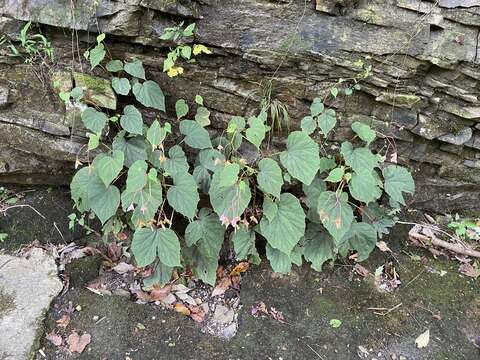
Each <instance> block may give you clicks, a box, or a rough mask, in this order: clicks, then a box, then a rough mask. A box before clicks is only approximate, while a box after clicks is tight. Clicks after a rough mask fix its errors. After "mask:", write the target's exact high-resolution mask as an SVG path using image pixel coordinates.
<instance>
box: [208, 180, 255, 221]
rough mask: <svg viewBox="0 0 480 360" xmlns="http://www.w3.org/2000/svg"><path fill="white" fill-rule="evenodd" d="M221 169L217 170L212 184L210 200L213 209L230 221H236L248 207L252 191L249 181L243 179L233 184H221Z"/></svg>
mask: <svg viewBox="0 0 480 360" xmlns="http://www.w3.org/2000/svg"><path fill="white" fill-rule="evenodd" d="M220 173H221V172H220V171H217V172H215V174H214V175H213V177H212V182H211V184H210V190H209V195H210V202H211V204H212V206H213V209H214V210H215V212H216V213H217V214H218V216H220V217H222V219H228V221H230V222H231V221H234V222H235V220H236V219H237V218H239V217H240V216H241V215H242V214H243V212H244V211H245V209H246V208H247V206H248V204H249V202H250V198H251V193H250V188H249V186H248V183H247V182H245V181H244V180H241V181H239V182H237V183H235V184H233V185H232V186H221V185H220V184H221V175H220Z"/></svg>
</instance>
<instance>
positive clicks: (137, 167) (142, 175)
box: [126, 160, 147, 192]
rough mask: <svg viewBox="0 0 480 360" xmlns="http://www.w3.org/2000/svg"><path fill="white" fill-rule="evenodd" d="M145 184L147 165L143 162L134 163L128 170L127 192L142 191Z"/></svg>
mask: <svg viewBox="0 0 480 360" xmlns="http://www.w3.org/2000/svg"><path fill="white" fill-rule="evenodd" d="M146 184H147V163H146V162H145V160H137V161H135V162H134V163H133V164H132V166H130V169H128V175H127V188H126V191H128V192H135V191H139V190H141V189H143V188H144V187H145V185H146Z"/></svg>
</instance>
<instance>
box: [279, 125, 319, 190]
mask: <svg viewBox="0 0 480 360" xmlns="http://www.w3.org/2000/svg"><path fill="white" fill-rule="evenodd" d="M280 161H281V162H282V165H283V166H285V168H286V169H287V170H288V172H289V174H290V175H292V176H293V177H294V178H296V179H298V180H300V181H301V182H302V183H304V184H306V185H309V184H310V183H311V182H312V180H313V178H314V177H315V174H316V173H317V171H318V168H319V163H320V156H319V149H318V145H317V143H315V141H313V140H312V139H311V138H310V136H308V134H307V133H305V132H303V131H294V132H292V133H290V135H288V139H287V150H286V151H284V152H282V153H281V154H280Z"/></svg>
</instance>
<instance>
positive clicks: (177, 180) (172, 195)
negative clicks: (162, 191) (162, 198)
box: [167, 172, 200, 219]
mask: <svg viewBox="0 0 480 360" xmlns="http://www.w3.org/2000/svg"><path fill="white" fill-rule="evenodd" d="M173 184H174V186H172V187H170V189H168V192H167V200H168V203H169V204H170V206H171V207H172V208H173V209H174V210H175V211H177V212H179V213H180V214H182V215H184V216H186V217H187V218H189V219H192V218H193V217H194V216H195V212H196V211H197V205H198V202H199V201H200V197H199V195H198V191H197V183H196V182H195V179H194V178H193V176H192V175H190V174H189V173H188V172H185V173H184V174H177V175H176V176H174V177H173Z"/></svg>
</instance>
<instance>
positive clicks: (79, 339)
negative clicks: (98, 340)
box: [67, 331, 92, 354]
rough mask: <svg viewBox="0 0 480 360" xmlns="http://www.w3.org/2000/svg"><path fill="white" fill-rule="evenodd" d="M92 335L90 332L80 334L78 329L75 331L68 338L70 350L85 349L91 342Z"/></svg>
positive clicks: (81, 350) (80, 351)
mask: <svg viewBox="0 0 480 360" xmlns="http://www.w3.org/2000/svg"><path fill="white" fill-rule="evenodd" d="M91 340H92V337H91V336H90V334H83V335H82V336H80V335H78V334H77V332H76V331H73V332H72V333H71V334H70V335H69V336H68V338H67V344H68V350H70V352H77V353H80V354H81V353H82V352H83V350H85V348H86V347H87V345H88V344H90V341H91Z"/></svg>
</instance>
